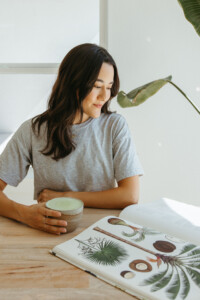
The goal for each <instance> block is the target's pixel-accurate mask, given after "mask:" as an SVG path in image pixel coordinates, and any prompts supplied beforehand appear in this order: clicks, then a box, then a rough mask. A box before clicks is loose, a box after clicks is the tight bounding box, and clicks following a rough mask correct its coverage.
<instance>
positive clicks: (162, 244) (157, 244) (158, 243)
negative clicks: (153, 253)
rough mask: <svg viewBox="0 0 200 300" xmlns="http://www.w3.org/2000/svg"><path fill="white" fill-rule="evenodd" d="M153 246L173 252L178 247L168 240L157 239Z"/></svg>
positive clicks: (159, 249)
mask: <svg viewBox="0 0 200 300" xmlns="http://www.w3.org/2000/svg"><path fill="white" fill-rule="evenodd" d="M153 246H154V248H156V249H157V250H158V251H161V252H165V253H169V252H173V251H174V250H175V249H176V246H175V245H174V244H172V243H170V242H167V241H156V242H155V243H154V244H153Z"/></svg>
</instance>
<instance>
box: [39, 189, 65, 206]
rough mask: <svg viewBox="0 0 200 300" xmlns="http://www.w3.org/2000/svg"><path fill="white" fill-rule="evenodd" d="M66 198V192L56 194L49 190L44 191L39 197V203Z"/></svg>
mask: <svg viewBox="0 0 200 300" xmlns="http://www.w3.org/2000/svg"><path fill="white" fill-rule="evenodd" d="M59 197H65V193H64V192H56V191H52V190H48V189H44V190H43V191H42V192H41V193H40V194H39V196H38V199H37V201H38V203H41V202H47V201H48V200H51V199H53V198H59Z"/></svg>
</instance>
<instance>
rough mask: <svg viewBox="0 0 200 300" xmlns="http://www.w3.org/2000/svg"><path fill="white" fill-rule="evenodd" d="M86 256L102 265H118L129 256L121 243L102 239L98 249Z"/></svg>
mask: <svg viewBox="0 0 200 300" xmlns="http://www.w3.org/2000/svg"><path fill="white" fill-rule="evenodd" d="M85 256H86V258H87V259H89V260H91V261H93V262H95V263H97V264H102V265H117V264H119V263H120V262H121V261H122V260H123V259H125V258H126V257H127V252H126V250H125V249H124V248H122V247H121V246H120V245H119V244H117V243H115V242H112V241H102V242H101V243H100V244H99V245H98V249H97V250H94V251H91V252H88V253H86V254H85Z"/></svg>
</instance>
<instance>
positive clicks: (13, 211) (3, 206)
mask: <svg viewBox="0 0 200 300" xmlns="http://www.w3.org/2000/svg"><path fill="white" fill-rule="evenodd" d="M25 210H26V207H25V205H22V204H19V203H16V202H14V201H12V200H11V199H9V198H8V197H7V196H6V195H5V194H4V193H3V192H2V191H0V215H1V216H3V217H7V218H11V219H14V220H17V221H20V222H23V215H24V213H25Z"/></svg>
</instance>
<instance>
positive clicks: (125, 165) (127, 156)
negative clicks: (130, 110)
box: [113, 116, 144, 182]
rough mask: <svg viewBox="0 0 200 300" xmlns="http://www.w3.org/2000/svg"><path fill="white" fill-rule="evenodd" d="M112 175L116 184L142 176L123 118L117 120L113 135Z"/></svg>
mask: <svg viewBox="0 0 200 300" xmlns="http://www.w3.org/2000/svg"><path fill="white" fill-rule="evenodd" d="M113 161H114V173H115V178H116V180H117V182H119V181H120V180H122V179H125V178H127V177H131V176H135V175H143V173H144V172H143V169H142V166H141V164H140V161H139V158H138V156H137V152H136V148H135V145H134V142H133V139H132V137H131V133H130V130H129V128H128V124H127V122H126V120H125V118H124V117H122V116H121V117H120V119H118V121H117V124H115V129H114V134H113Z"/></svg>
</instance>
